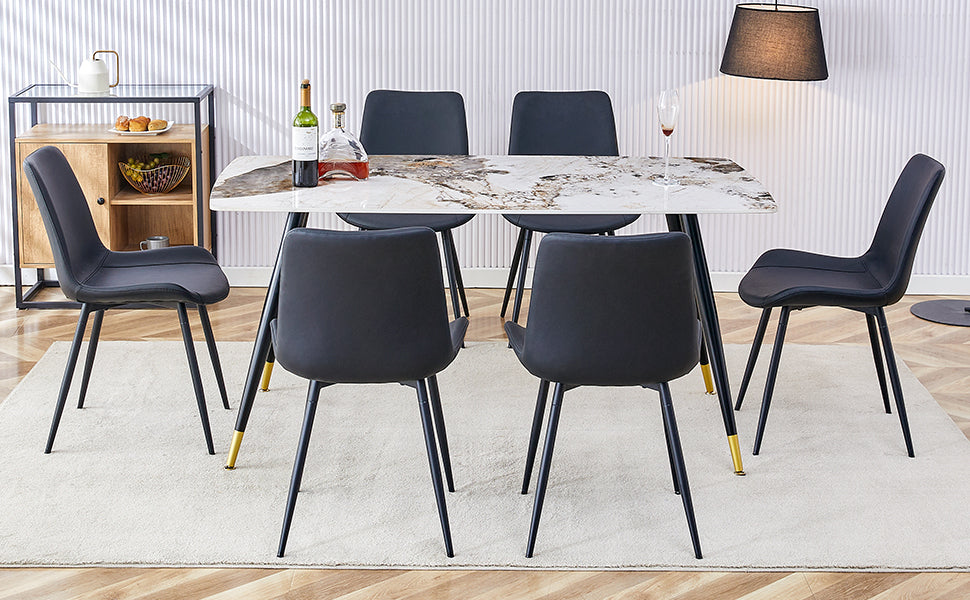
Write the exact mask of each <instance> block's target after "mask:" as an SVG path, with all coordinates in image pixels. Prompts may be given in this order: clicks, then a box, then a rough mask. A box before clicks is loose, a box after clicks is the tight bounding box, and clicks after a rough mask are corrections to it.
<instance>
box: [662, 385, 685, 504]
mask: <svg viewBox="0 0 970 600" xmlns="http://www.w3.org/2000/svg"><path fill="white" fill-rule="evenodd" d="M657 389H658V391H659V389H660V388H659V387H658V388H657ZM662 399H663V397H662V396H661V400H662ZM664 441H665V442H666V443H667V461H668V462H670V478H671V479H672V480H673V482H674V493H675V494H677V495H678V496H679V495H680V481H679V480H678V478H677V468H676V467H675V466H674V463H675V461H674V449H673V447H671V445H670V425H669V424H668V423H667V419H666V418H664Z"/></svg>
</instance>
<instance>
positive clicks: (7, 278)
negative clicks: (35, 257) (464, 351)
mask: <svg viewBox="0 0 970 600" xmlns="http://www.w3.org/2000/svg"><path fill="white" fill-rule="evenodd" d="M223 270H225V272H226V277H228V278H229V284H230V285H232V286H233V287H264V286H266V285H267V284H268V283H269V278H270V275H272V268H270V267H223ZM21 272H22V273H23V275H22V277H23V283H24V284H25V285H31V284H33V283H34V281H35V280H36V277H35V276H34V274H35V271H34V269H23V270H22V271H21ZM49 276H50V277H56V275H55V274H53V272H52V273H51V275H49ZM461 276H462V280H464V282H465V287H468V288H504V287H505V282H506V281H507V280H508V276H509V272H508V270H507V269H469V268H465V269H462V270H461ZM743 276H744V273H728V272H721V273H711V284H712V285H713V286H714V291H716V292H737V291H738V282H739V281H741V278H742V277H743ZM13 283H14V277H13V265H0V285H13ZM526 285H532V270H531V269H530V270H529V274H528V276H527V278H526ZM906 293H907V294H914V295H930V296H970V275H913V277H912V279H911V280H910V282H909V289H908V290H906Z"/></svg>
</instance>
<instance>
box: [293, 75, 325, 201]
mask: <svg viewBox="0 0 970 600" xmlns="http://www.w3.org/2000/svg"><path fill="white" fill-rule="evenodd" d="M319 152H320V142H319V122H318V121H317V116H316V115H315V114H313V111H311V110H310V80H309V79H304V80H303V83H301V84H300V112H298V113H296V117H294V118H293V185H294V186H296V187H315V186H316V185H317V178H318V177H319V174H318V173H319V171H318V163H317V159H318V158H319Z"/></svg>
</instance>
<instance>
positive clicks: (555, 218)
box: [502, 214, 640, 233]
mask: <svg viewBox="0 0 970 600" xmlns="http://www.w3.org/2000/svg"><path fill="white" fill-rule="evenodd" d="M502 216H503V217H505V220H506V221H508V222H509V223H511V224H513V225H515V226H517V227H521V228H523V229H529V230H531V231H538V232H539V233H555V232H565V233H606V232H607V231H616V230H617V229H621V228H623V227H626V226H627V225H629V224H630V223H632V222H634V221H636V220H637V219H638V218H640V215H516V214H505V215H502Z"/></svg>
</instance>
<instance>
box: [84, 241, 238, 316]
mask: <svg viewBox="0 0 970 600" xmlns="http://www.w3.org/2000/svg"><path fill="white" fill-rule="evenodd" d="M228 295H229V281H228V280H227V279H226V275H225V273H223V271H222V269H221V268H220V267H219V264H218V262H216V259H215V257H213V256H212V254H211V253H210V252H209V251H208V250H206V249H204V248H199V247H197V246H174V247H171V248H158V249H155V250H143V251H136V252H109V253H108V254H106V255H105V259H104V260H103V261H102V263H101V265H100V266H99V267H98V268H97V269H95V271H94V272H93V273H91V275H90V276H88V277H87V278H86V279H85V280H84V281H82V282H80V287H79V289H78V293H77V300H78V301H79V302H90V303H95V304H124V303H129V302H191V303H196V304H212V303H214V302H219V301H220V300H223V299H225V298H226V296H228Z"/></svg>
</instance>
